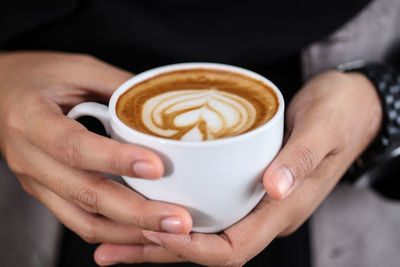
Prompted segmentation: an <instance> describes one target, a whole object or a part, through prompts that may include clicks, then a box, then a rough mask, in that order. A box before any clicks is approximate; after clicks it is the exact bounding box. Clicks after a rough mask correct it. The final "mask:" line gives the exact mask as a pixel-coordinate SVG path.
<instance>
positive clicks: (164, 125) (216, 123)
mask: <svg viewBox="0 0 400 267" xmlns="http://www.w3.org/2000/svg"><path fill="white" fill-rule="evenodd" d="M255 119H256V108H255V107H254V106H253V104H252V103H251V102H249V101H248V100H246V99H245V98H243V97H241V96H239V95H236V94H232V93H228V92H225V91H219V90H215V89H187V90H179V91H169V92H165V93H161V94H158V95H156V96H153V97H152V98H150V99H148V100H147V101H146V102H145V103H144V105H143V109H142V121H143V123H144V125H145V127H146V128H147V129H148V130H149V131H150V132H152V133H154V134H156V135H159V136H162V137H172V136H177V135H178V136H179V138H178V139H180V140H185V141H202V140H213V139H217V138H221V137H225V136H234V135H238V134H240V133H243V132H246V131H247V130H248V129H250V128H251V127H252V126H253V124H254V122H255Z"/></svg>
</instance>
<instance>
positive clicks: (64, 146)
mask: <svg viewBox="0 0 400 267" xmlns="http://www.w3.org/2000/svg"><path fill="white" fill-rule="evenodd" d="M86 131H87V130H86V129H77V130H75V131H74V132H73V133H71V132H70V133H66V134H64V135H63V136H62V138H63V140H62V142H60V144H61V148H60V149H61V150H60V151H62V152H63V155H64V159H63V160H64V162H65V163H66V164H67V165H68V166H70V167H73V168H74V167H78V166H80V164H81V162H82V153H81V146H82V143H81V140H82V136H83V135H84V134H85V133H86Z"/></svg>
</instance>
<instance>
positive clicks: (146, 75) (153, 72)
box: [108, 62, 285, 146]
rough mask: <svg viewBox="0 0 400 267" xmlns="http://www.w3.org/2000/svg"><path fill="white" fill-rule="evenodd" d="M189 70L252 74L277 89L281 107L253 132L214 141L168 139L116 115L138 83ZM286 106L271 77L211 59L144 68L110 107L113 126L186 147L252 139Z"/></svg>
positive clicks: (118, 92)
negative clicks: (123, 97) (120, 102)
mask: <svg viewBox="0 0 400 267" xmlns="http://www.w3.org/2000/svg"><path fill="white" fill-rule="evenodd" d="M188 69H214V70H225V71H231V72H236V73H239V74H244V75H246V76H249V77H251V78H252V79H255V80H259V81H261V82H263V83H265V84H267V85H268V86H269V87H271V88H272V89H273V90H274V92H275V93H276V94H277V96H278V101H279V106H278V110H277V112H276V113H275V115H274V116H273V117H272V118H271V119H270V120H269V121H267V122H266V123H264V124H263V125H261V126H259V127H257V128H255V129H253V130H251V131H249V132H246V133H242V134H239V135H236V136H231V137H225V138H221V139H214V140H206V141H184V140H175V139H168V138H164V137H158V136H154V135H150V134H146V133H143V132H140V131H137V130H135V129H133V128H131V127H129V126H128V125H126V124H124V123H123V122H122V121H121V120H120V119H119V118H118V116H117V114H116V103H117V100H118V99H119V97H120V96H121V95H122V94H123V93H124V92H125V91H127V90H128V89H129V88H131V87H132V86H134V85H135V84H138V83H141V82H143V81H145V80H148V79H150V78H152V77H155V76H157V75H160V74H163V73H166V72H171V71H179V70H188ZM284 106H285V102H284V100H283V96H282V93H281V91H280V90H279V89H278V87H277V86H276V85H275V84H274V83H273V82H271V81H270V80H269V79H267V78H265V77H264V76H262V75H260V74H258V73H256V72H253V71H251V70H247V69H244V68H241V67H237V66H232V65H227V64H221V63H209V62H189V63H177V64H171V65H165V66H161V67H156V68H153V69H150V70H147V71H144V72H142V73H139V74H137V75H135V76H133V77H132V78H130V79H128V80H127V81H125V82H124V83H123V84H121V85H120V86H119V87H118V88H117V89H116V90H115V91H114V93H113V94H112V96H111V98H110V101H109V105H108V110H109V114H110V119H111V121H112V122H111V127H113V123H115V124H116V125H117V126H118V128H122V129H123V130H124V131H126V132H128V133H131V134H134V135H135V136H140V137H141V138H146V139H148V140H149V141H153V142H158V143H163V144H171V145H180V146H182V145H184V146H208V145H222V144H227V143H232V142H240V141H241V140H243V139H248V138H251V137H252V136H254V135H258V134H259V133H261V132H263V131H265V130H266V129H267V128H270V127H272V125H274V124H276V123H278V122H279V119H280V117H283V115H284V114H283V112H284Z"/></svg>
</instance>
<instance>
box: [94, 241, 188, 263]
mask: <svg viewBox="0 0 400 267" xmlns="http://www.w3.org/2000/svg"><path fill="white" fill-rule="evenodd" d="M94 259H95V261H96V263H97V264H98V265H100V266H107V265H113V264H117V263H143V262H152V263H172V262H183V261H185V260H184V259H182V258H179V257H176V256H173V255H171V254H170V253H169V252H168V251H167V250H166V249H165V248H163V247H160V246H158V245H154V244H153V245H115V244H101V245H100V246H98V247H97V249H96V251H95V252H94Z"/></svg>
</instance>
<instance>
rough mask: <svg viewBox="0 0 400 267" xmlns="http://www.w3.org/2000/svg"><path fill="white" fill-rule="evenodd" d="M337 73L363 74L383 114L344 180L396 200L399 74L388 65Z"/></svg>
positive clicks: (358, 66) (362, 66) (398, 183)
mask: <svg viewBox="0 0 400 267" xmlns="http://www.w3.org/2000/svg"><path fill="white" fill-rule="evenodd" d="M346 66H347V67H346ZM338 69H339V70H341V71H342V72H358V73H362V74H364V75H365V76H366V77H367V78H368V79H369V80H370V81H371V82H372V83H373V84H374V86H375V88H376V90H377V93H378V95H379V99H380V102H381V104H382V110H383V121H382V128H381V131H380V133H379V134H378V136H377V138H376V139H375V140H374V141H373V142H372V144H371V145H370V146H369V147H368V148H367V149H366V151H365V152H364V153H363V154H362V155H361V156H360V157H359V158H358V159H357V160H356V161H355V163H354V164H353V166H352V167H351V168H350V169H349V170H348V172H347V173H346V175H345V176H344V179H345V180H349V181H352V182H355V183H356V184H359V185H368V186H372V187H374V188H376V189H377V190H378V191H379V192H381V193H383V194H384V195H385V196H388V197H392V198H396V199H400V187H399V186H400V172H399V171H400V74H399V73H398V72H397V71H396V70H395V69H394V68H393V67H391V66H389V65H385V64H363V63H362V62H361V61H359V62H354V63H352V64H347V65H340V66H339V67H338Z"/></svg>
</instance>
